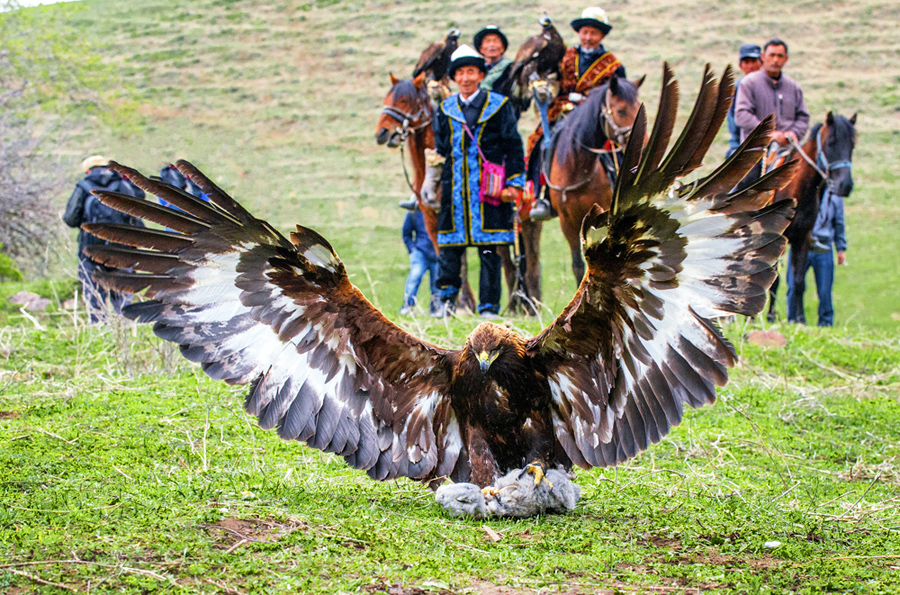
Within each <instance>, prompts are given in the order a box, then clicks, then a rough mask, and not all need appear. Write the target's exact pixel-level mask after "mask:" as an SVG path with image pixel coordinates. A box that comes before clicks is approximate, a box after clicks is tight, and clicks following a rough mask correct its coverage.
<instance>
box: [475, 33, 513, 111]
mask: <svg viewBox="0 0 900 595" xmlns="http://www.w3.org/2000/svg"><path fill="white" fill-rule="evenodd" d="M472 41H474V42H475V48H476V49H477V50H478V53H479V54H481V55H482V56H484V67H485V75H484V80H483V81H481V85H479V86H480V87H481V88H482V89H483V90H484V91H494V92H496V93H499V92H500V91H498V89H504V88H506V87H507V85H506V83H507V81H508V80H509V67H510V66H512V64H513V61H512V59H511V58H507V57H506V56H504V54H505V53H506V50H507V49H508V48H509V40H508V39H506V35H504V34H503V31H501V30H500V28H499V27H497V26H496V25H488V26H487V27H485V28H484V29H482V30H481V31H479V32H478V33H476V34H475V37H473V38H472ZM501 94H502V93H501Z"/></svg>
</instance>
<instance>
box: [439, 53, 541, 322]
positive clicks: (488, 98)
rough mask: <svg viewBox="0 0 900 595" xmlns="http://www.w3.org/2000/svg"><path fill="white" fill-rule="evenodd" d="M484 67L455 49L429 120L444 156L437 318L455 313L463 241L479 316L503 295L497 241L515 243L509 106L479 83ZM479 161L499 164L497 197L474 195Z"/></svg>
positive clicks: (516, 182) (514, 134)
mask: <svg viewBox="0 0 900 595" xmlns="http://www.w3.org/2000/svg"><path fill="white" fill-rule="evenodd" d="M486 70H487V68H486V66H485V61H484V58H483V57H482V56H481V55H479V54H478V53H477V52H476V51H475V50H474V49H473V48H471V47H470V46H467V45H463V46H460V47H459V48H457V50H456V51H455V52H453V56H452V59H451V63H450V71H449V74H450V77H451V78H452V79H453V80H454V81H455V82H456V84H457V86H458V87H459V92H458V93H454V94H453V95H451V96H450V97H448V98H447V99H445V100H444V101H443V103H441V106H440V109H439V110H438V112H437V115H436V117H435V119H434V139H435V149H436V150H437V152H438V154H439V155H440V156H441V157H444V159H445V160H446V161H445V163H444V167H443V170H442V173H441V184H442V187H441V210H440V213H439V214H438V245H439V247H440V276H439V278H438V289H439V292H440V299H441V305H440V307H439V309H438V312H437V313H436V315H437V316H440V317H444V316H449V315H451V314H452V313H453V309H454V307H455V302H456V297H457V295H458V294H459V288H460V287H461V286H462V278H461V276H460V268H461V257H462V255H463V253H464V252H465V250H466V248H467V247H468V246H474V247H476V248H478V255H479V257H480V259H481V276H480V279H479V284H478V312H479V313H480V314H481V316H482V317H484V318H496V317H497V315H498V313H499V312H500V293H501V286H500V279H501V261H500V255H499V254H498V253H497V245H498V244H510V243H512V242H513V240H514V236H513V207H512V202H515V200H516V199H521V192H522V187H523V186H524V183H525V180H524V175H523V174H524V171H525V161H524V154H523V151H522V139H521V137H520V136H519V132H518V130H517V129H516V116H515V113H514V110H513V107H512V105H510V103H509V101H508V100H507V98H506V97H503V96H502V95H499V94H497V93H493V92H491V91H485V90H483V89H481V88H480V87H479V85H480V84H481V82H482V81H483V80H484V76H485V71H486ZM484 161H488V162H489V163H492V164H502V165H504V166H505V177H506V180H505V182H506V186H507V189H506V190H505V191H504V199H505V200H504V201H502V202H501V201H497V202H494V201H490V200H485V201H484V202H482V201H481V199H480V197H479V194H480V185H481V174H482V168H483V163H484ZM509 201H512V202H509Z"/></svg>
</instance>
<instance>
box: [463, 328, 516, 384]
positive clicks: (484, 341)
mask: <svg viewBox="0 0 900 595" xmlns="http://www.w3.org/2000/svg"><path fill="white" fill-rule="evenodd" d="M522 354H524V342H523V341H522V338H521V337H519V336H518V335H517V334H515V333H514V332H512V331H511V330H509V329H508V328H506V327H505V326H500V325H499V324H494V323H493V322H483V323H481V324H480V325H478V327H477V328H476V329H475V330H474V331H472V333H471V334H470V335H469V337H468V338H467V339H466V346H465V348H464V349H463V357H464V358H465V359H470V358H471V359H474V360H475V361H477V362H478V366H479V368H480V369H481V372H482V373H484V374H487V372H488V370H489V369H490V368H491V364H493V363H494V362H495V361H496V360H497V359H498V358H499V359H500V360H508V359H509V358H520V357H521V356H522Z"/></svg>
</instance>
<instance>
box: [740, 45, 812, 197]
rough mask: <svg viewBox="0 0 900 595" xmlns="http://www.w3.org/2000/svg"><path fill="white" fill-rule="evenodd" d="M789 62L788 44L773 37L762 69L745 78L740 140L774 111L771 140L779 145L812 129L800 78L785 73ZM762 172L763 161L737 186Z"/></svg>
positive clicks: (754, 178)
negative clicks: (783, 70) (773, 130)
mask: <svg viewBox="0 0 900 595" xmlns="http://www.w3.org/2000/svg"><path fill="white" fill-rule="evenodd" d="M787 61H788V47H787V44H786V43H785V42H784V41H782V40H780V39H778V38H775V39H772V40H770V41H769V42H768V43H766V45H765V47H764V48H763V55H762V69H761V70H759V71H757V72H754V73H752V74H748V75H747V76H745V77H744V78H743V79H742V81H741V86H740V87H739V88H738V90H737V94H736V97H735V104H736V105H735V108H734V120H735V122H736V123H737V125H738V128H740V129H741V142H743V141H744V139H746V138H747V135H749V134H750V133H751V132H753V129H754V128H756V126H757V125H758V124H759V123H760V122H761V121H762V119H763V118H765V117H766V116H768V115H769V114H775V132H774V133H772V142H774V143H777V144H778V145H779V146H780V147H785V146H787V145H789V144H796V143H798V142H800V139H802V138H803V137H804V136H805V135H806V131H807V130H809V110H808V109H807V108H806V101H805V100H804V99H803V90H802V89H801V88H800V85H799V84H798V83H797V81H795V80H794V79H792V78H791V77H789V76H788V75H786V74H784V73H783V72H782V69H783V68H784V65H785V64H787ZM760 175H762V163H761V162H760V163H757V164H756V166H755V167H754V168H753V169H752V170H750V173H748V174H747V177H745V178H744V179H743V180H742V181H741V182H740V184H738V189H742V188H746V187H747V186H749V185H750V184H751V183H752V182H754V181H755V180H757V179H758V178H759V177H760Z"/></svg>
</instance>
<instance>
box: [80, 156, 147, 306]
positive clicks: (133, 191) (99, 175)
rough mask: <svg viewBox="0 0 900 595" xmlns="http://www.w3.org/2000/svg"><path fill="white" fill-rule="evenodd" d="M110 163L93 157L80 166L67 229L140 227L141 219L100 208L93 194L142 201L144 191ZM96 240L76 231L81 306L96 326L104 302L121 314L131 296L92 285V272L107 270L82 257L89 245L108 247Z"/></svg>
mask: <svg viewBox="0 0 900 595" xmlns="http://www.w3.org/2000/svg"><path fill="white" fill-rule="evenodd" d="M108 163H109V161H108V160H107V159H105V158H103V157H102V156H100V155H92V156H91V157H88V158H87V159H85V160H84V161H82V162H81V169H82V170H84V171H85V173H86V175H85V177H84V179H83V180H81V181H80V182H78V183H77V184H76V185H75V190H74V191H73V192H72V196H70V197H69V202H68V204H66V212H65V213H64V214H63V221H64V222H65V223H66V225H68V226H69V227H81V225H82V224H83V223H124V224H128V225H137V226H139V227H143V226H144V224H143V222H142V221H141V220H140V219H137V218H135V217H131V216H129V215H125V214H122V213H120V212H119V211H116V210H115V209H111V208H110V207H107V206H105V205H103V204H102V203H101V202H100V201H99V200H98V199H97V197H96V196H95V195H94V194H92V191H94V190H102V191H106V192H119V193H121V194H128V195H131V196H135V197H138V198H144V191H143V190H141V189H139V188H137V187H136V186H134V185H133V184H131V183H130V182H129V181H128V180H126V179H125V178H123V177H122V176H120V175H119V174H117V173H116V172H114V171H112V170H109V169H107V167H106V165H107V164H108ZM108 243H109V242H106V241H104V240H101V239H100V238H98V237H96V236H92V235H91V234H89V233H87V232H85V231H84V230H79V232H78V260H79V264H78V278H79V279H80V280H81V287H82V292H83V294H84V302H85V305H86V306H87V309H88V314H89V315H90V319H91V322H98V321H99V320H101V319H102V317H103V313H104V312H105V311H106V304H107V302H108V303H109V305H111V306H112V307H113V309H114V310H115V311H116V312H119V311H121V310H122V306H124V305H125V304H127V303H128V302H129V301H130V296H126V295H122V294H120V293H117V292H115V291H107V290H106V289H104V288H102V287H100V285H98V284H97V283H95V282H94V279H93V273H94V271H95V270H98V269H103V270H111V269H106V267H103V266H102V265H97V264H94V263H93V262H91V261H90V260H89V259H88V258H86V257H85V255H84V252H83V250H84V248H85V246H90V245H92V244H108Z"/></svg>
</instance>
